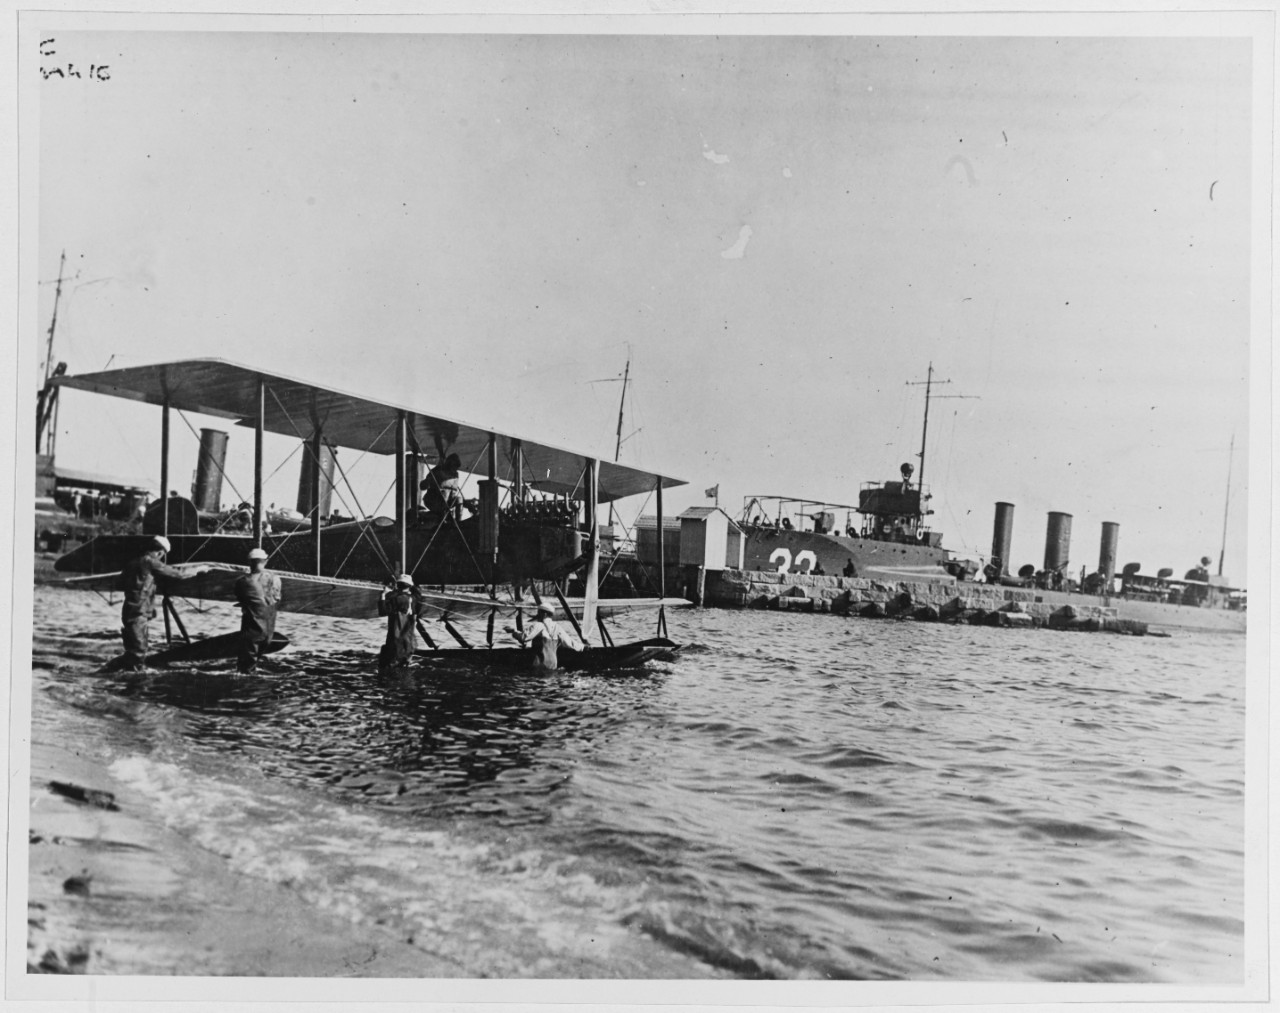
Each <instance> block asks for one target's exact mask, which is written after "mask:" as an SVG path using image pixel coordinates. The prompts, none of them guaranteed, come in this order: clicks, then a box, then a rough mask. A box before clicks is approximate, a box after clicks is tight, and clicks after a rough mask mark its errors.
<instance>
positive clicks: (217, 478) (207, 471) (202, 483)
mask: <svg viewBox="0 0 1280 1013" xmlns="http://www.w3.org/2000/svg"><path fill="white" fill-rule="evenodd" d="M226 464H227V434H226V433H224V432H222V431H221V430H220V429H201V430H200V456H199V457H198V458H196V480H195V483H194V484H193V485H192V487H191V500H192V502H193V503H195V505H196V509H197V510H202V511H204V512H205V513H211V514H215V513H217V512H218V511H219V510H221V509H222V473H223V469H224V468H225V467H226Z"/></svg>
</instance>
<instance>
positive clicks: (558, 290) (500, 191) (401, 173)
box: [29, 30, 1268, 581]
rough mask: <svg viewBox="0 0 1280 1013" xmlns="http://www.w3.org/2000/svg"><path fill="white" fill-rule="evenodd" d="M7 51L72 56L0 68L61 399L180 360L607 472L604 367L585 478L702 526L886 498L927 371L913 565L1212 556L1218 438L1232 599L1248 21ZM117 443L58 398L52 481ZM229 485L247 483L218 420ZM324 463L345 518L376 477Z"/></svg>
mask: <svg viewBox="0 0 1280 1013" xmlns="http://www.w3.org/2000/svg"><path fill="white" fill-rule="evenodd" d="M41 39H42V41H43V40H46V39H53V40H54V41H53V42H52V43H46V51H48V52H51V55H42V56H40V58H39V62H40V64H41V66H42V67H44V69H45V70H49V69H50V68H52V67H56V66H62V67H65V66H66V64H67V63H68V62H71V63H74V64H75V65H76V67H77V68H79V69H84V68H87V67H89V66H90V65H93V66H101V65H104V64H105V65H107V66H108V68H109V69H108V71H107V76H108V79H107V80H98V79H92V78H88V77H81V78H78V79H77V78H66V77H59V76H57V75H56V74H55V75H53V76H50V77H48V78H47V79H41V80H39V81H38V83H37V84H36V85H35V86H36V87H38V89H39V116H40V120H39V126H38V135H37V136H33V138H32V140H33V141H36V140H38V144H39V158H40V169H39V177H38V178H39V204H38V212H39V238H40V249H39V263H38V274H39V280H40V282H41V284H40V288H39V330H38V331H37V333H34V334H31V335H30V336H29V340H30V341H31V342H32V343H33V345H35V346H38V347H39V349H40V351H39V354H38V356H37V357H36V358H37V359H38V361H39V362H40V363H41V364H42V363H43V357H44V356H43V341H44V337H45V334H44V331H45V330H46V329H47V327H48V323H49V316H50V312H51V309H52V302H53V285H52V284H49V282H50V281H51V280H52V279H54V278H55V277H56V275H57V269H58V257H59V254H60V252H61V251H63V250H66V252H67V256H68V262H69V266H68V270H69V272H70V273H71V274H73V275H76V280H75V281H73V282H70V283H69V284H68V285H67V286H66V287H65V288H64V293H63V300H62V305H61V307H60V311H59V324H58V331H57V345H56V348H55V359H61V360H65V361H67V362H68V364H69V368H70V371H71V372H85V371H92V370H97V369H101V368H103V367H104V366H106V365H107V363H108V361H110V362H111V363H112V365H130V364H136V363H143V362H155V361H164V360H170V359H178V358H187V357H198V356H219V357H223V358H227V359H231V360H233V361H238V362H241V363H245V364H248V365H252V366H257V367H261V368H263V369H267V370H271V371H277V372H282V373H286V374H290V375H293V376H296V377H299V378H301V379H305V380H309V381H313V382H316V383H319V384H323V385H330V386H334V387H338V388H341V389H346V390H350V391H353V392H359V393H362V394H366V395H369V396H373V397H378V398H385V399H387V400H390V401H393V402H398V403H403V404H406V405H409V406H411V407H415V408H419V409H421V410H423V411H426V412H434V413H437V414H441V415H446V416H450V417H454V418H458V419H461V420H464V421H467V422H473V423H477V424H481V425H486V426H490V427H493V428H497V429H500V430H504V431H508V432H513V433H515V434H517V435H523V436H526V437H528V438H531V439H535V440H539V441H542V442H548V443H552V444H558V445H562V446H565V447H568V448H570V449H580V450H583V451H587V452H595V453H597V454H599V455H600V456H602V457H604V458H612V456H613V452H614V439H615V430H616V426H617V417H616V416H617V403H618V396H619V393H620V390H619V385H618V384H617V383H592V381H596V380H601V379H605V378H609V377H618V376H620V375H621V373H622V370H623V366H624V363H625V362H626V360H627V358H628V355H630V358H631V375H632V379H633V381H634V384H633V386H632V387H631V388H630V389H629V390H628V413H627V414H628V417H627V421H626V423H625V427H624V435H628V434H634V435H630V438H629V439H628V440H627V442H626V443H625V444H624V446H623V450H622V460H623V462H624V463H630V464H634V465H637V466H639V467H643V468H646V469H650V470H654V471H661V472H663V473H666V474H670V475H674V476H677V477H679V478H683V479H687V480H688V481H689V482H690V485H689V486H688V488H687V489H682V490H679V491H678V492H677V493H672V494H669V495H668V497H667V503H668V507H669V509H671V510H672V511H675V510H679V509H681V508H683V507H684V506H687V505H690V504H695V503H697V504H701V503H705V502H707V501H706V500H705V499H704V498H703V491H704V489H706V488H707V487H709V486H713V485H717V484H718V485H719V488H720V502H721V505H723V506H725V507H726V508H727V509H728V510H729V511H730V512H731V513H735V514H736V513H737V512H738V510H739V509H740V508H741V504H742V497H743V496H745V495H747V494H754V493H779V494H788V495H795V496H807V497H811V498H825V499H829V500H832V501H835V502H841V503H849V502H856V499H857V492H858V488H859V485H860V484H861V483H863V482H868V481H877V480H884V479H890V478H895V477H896V476H897V472H898V466H899V464H900V463H901V462H903V461H908V460H913V461H914V460H915V459H914V458H913V457H912V455H914V454H916V453H918V451H919V449H920V437H921V420H922V411H923V406H924V397H923V387H921V386H909V383H911V382H921V381H923V380H924V379H925V375H926V370H927V368H928V366H929V364H930V363H931V362H932V363H933V366H934V369H935V371H936V372H935V376H936V377H937V378H938V379H940V380H950V381H951V382H950V383H949V384H947V385H945V386H942V387H940V388H938V391H937V392H938V393H939V394H949V395H951V394H955V395H966V396H968V397H969V398H971V399H970V400H951V399H948V400H941V399H939V400H936V401H935V402H933V406H932V410H931V415H930V429H929V452H928V458H927V463H926V469H925V470H926V474H925V481H926V483H927V484H928V485H930V486H931V487H932V489H933V492H934V494H935V497H934V507H935V510H936V511H937V513H936V515H935V516H934V518H933V525H934V527H935V529H937V530H941V531H942V532H944V544H947V545H948V546H950V547H952V548H954V549H961V550H962V549H972V550H978V551H983V552H985V551H988V550H989V548H990V542H991V528H992V518H993V511H994V507H993V505H994V503H995V502H996V501H997V500H1006V501H1009V502H1012V503H1014V504H1015V505H1016V514H1015V530H1014V539H1013V556H1014V560H1013V561H1012V562H1013V563H1014V564H1015V565H1021V564H1022V563H1025V562H1032V563H1035V564H1037V565H1039V564H1040V562H1041V561H1042V558H1043V552H1044V537H1045V515H1046V512H1047V511H1050V510H1061V511H1066V512H1068V513H1071V514H1073V516H1074V524H1073V550H1074V551H1073V552H1072V553H1071V557H1072V565H1073V568H1078V567H1079V566H1081V565H1087V566H1089V567H1090V568H1093V567H1094V566H1096V564H1097V559H1098V544H1099V534H1100V526H1101V523H1102V522H1103V521H1115V522H1118V523H1119V525H1120V556H1121V562H1122V563H1123V562H1129V561H1135V562H1141V563H1142V564H1143V566H1144V569H1146V570H1148V571H1154V570H1155V569H1156V568H1157V567H1159V566H1172V567H1174V568H1175V570H1177V571H1178V573H1179V575H1181V572H1182V571H1183V570H1185V569H1186V568H1188V567H1190V566H1192V565H1193V564H1194V562H1195V560H1196V559H1198V558H1199V557H1200V556H1201V555H1209V556H1211V557H1212V558H1213V560H1214V563H1215V566H1216V563H1217V558H1218V552H1219V549H1220V547H1221V542H1222V534H1223V515H1224V496H1225V494H1226V489H1227V469H1228V452H1227V449H1228V445H1229V443H1230V441H1231V439H1232V436H1233V434H1234V436H1235V458H1234V462H1235V463H1234V473H1233V482H1232V518H1231V525H1230V535H1229V541H1228V546H1227V560H1226V570H1227V574H1228V576H1235V577H1236V579H1237V580H1239V581H1243V571H1244V560H1245V505H1246V489H1247V450H1248V427H1249V414H1248V412H1249V404H1248V395H1249V389H1248V376H1249V368H1250V359H1249V343H1250V326H1251V321H1250V299H1251V291H1250V263H1251V262H1250V230H1251V221H1252V218H1253V216H1254V215H1256V214H1258V213H1260V212H1259V208H1258V207H1257V206H1256V204H1255V203H1254V202H1255V199H1256V198H1255V195H1252V194H1251V192H1250V187H1251V172H1252V155H1251V147H1250V145H1251V140H1257V139H1251V117H1252V109H1251V87H1252V86H1251V74H1252V57H1251V47H1250V41H1249V39H1247V38H1153V37H1146V38H1104V37H1097V38H1068V37H1061V38H1057V37H1043V38H995V37H963V36H956V37H924V38H912V37H890V36H883V37H869V36H863V37H856V36H841V37H825V36H797V37H783V36H774V37H768V36H756V37H733V36H725V35H722V36H716V37H713V36H709V35H708V36H693V37H674V36H661V35H652V36H602V35H580V36H569V35H541V36H533V35H430V34H418V35H404V34H305V33H299V34H280V33H265V34H254V33H246V32H216V31H204V32H190V33H186V32H138V31H129V32H108V31H100V32H77V31H62V30H56V31H55V30H50V31H48V32H46V33H42V35H41ZM1260 140H1261V143H1263V144H1265V143H1266V142H1267V140H1268V139H1267V138H1261V139H1260ZM1263 210H1265V209H1263ZM1255 324H1256V322H1255ZM159 421H160V413H159V411H158V410H157V409H155V408H146V407H138V406H133V405H129V404H126V403H124V402H119V401H116V400H114V399H106V398H100V397H95V396H92V395H88V394H83V393H78V392H69V393H68V394H67V395H66V396H65V399H64V403H63V407H62V413H61V417H60V427H59V429H60V435H59V443H58V452H59V462H60V463H62V464H64V465H65V466H68V467H82V468H92V469H93V470H97V471H107V472H112V473H116V474H120V475H122V476H124V477H129V476H138V477H142V478H150V479H151V480H152V481H153V482H155V481H156V480H157V479H158V474H159V467H158V448H159ZM192 424H193V425H195V426H196V427H197V428H198V427H199V425H200V424H201V420H199V419H192ZM636 430H638V432H636ZM174 434H175V448H174V465H173V469H174V470H173V474H174V475H175V476H177V477H176V478H175V481H174V484H175V486H176V487H178V488H180V489H183V490H184V491H185V489H186V487H187V484H188V481H189V479H188V476H189V473H190V470H191V469H192V468H193V467H194V460H195V442H194V439H193V438H191V436H190V434H189V433H188V432H187V430H186V427H185V426H184V425H183V424H182V423H181V422H180V421H177V420H175V429H174ZM292 449H293V443H292V442H291V441H288V440H284V439H283V438H280V439H276V440H269V441H268V454H269V457H270V460H269V465H268V470H270V469H271V468H274V467H275V466H276V465H277V464H278V463H279V462H280V461H281V460H282V459H283V458H284V456H285V454H287V453H288V452H289V451H290V450H292ZM353 458H354V455H346V456H345V457H344V460H345V461H347V462H348V463H350V462H351V461H352V460H353ZM297 460H298V458H297V457H296V456H295V457H294V458H293V460H292V461H291V462H290V463H288V464H286V465H284V467H282V468H281V470H280V471H279V472H278V473H277V475H276V477H275V478H274V479H273V480H272V481H271V483H269V485H268V490H267V498H268V499H269V500H274V501H276V502H278V503H291V502H292V500H293V498H294V496H295V493H296V484H297ZM228 463H229V470H230V474H231V477H232V479H233V480H235V481H236V482H237V484H238V485H240V487H241V489H247V488H248V487H249V485H251V480H250V478H249V476H250V475H251V468H252V435H251V431H250V430H238V431H233V433H232V438H231V448H230V459H229V462H228ZM915 463H916V464H917V466H918V461H916V462H915ZM358 474H359V475H360V476H362V478H361V481H362V482H363V483H364V488H365V489H366V491H365V492H362V493H361V497H362V500H364V502H362V506H364V507H365V509H372V508H373V505H374V503H375V502H376V501H377V497H378V496H379V495H381V493H382V490H383V489H384V488H385V486H386V483H387V482H389V481H390V477H391V473H390V463H389V460H380V461H376V462H370V461H368V460H366V461H364V462H361V466H360V469H359V470H358ZM375 487H376V491H375ZM224 498H227V499H230V498H232V494H231V493H230V492H228V493H225V494H224ZM639 507H640V502H639V501H633V502H632V508H633V509H638V508H639ZM652 508H653V507H652V504H649V506H648V507H647V510H648V511H651V510H652ZM380 512H383V513H389V512H390V510H389V509H388V508H387V507H386V506H385V505H384V507H383V508H382V510H381V511H380Z"/></svg>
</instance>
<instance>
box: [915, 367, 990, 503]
mask: <svg viewBox="0 0 1280 1013" xmlns="http://www.w3.org/2000/svg"><path fill="white" fill-rule="evenodd" d="M950 382H951V381H950V380H939V381H938V383H939V384H943V383H950ZM907 386H908V387H919V386H921V384H920V381H919V380H908V381H907ZM923 386H924V428H923V430H922V431H921V433H920V453H919V455H918V456H919V458H920V474H919V476H918V477H917V479H916V489H917V490H918V491H919V493H920V517H922V518H923V517H924V516H925V515H926V514H927V513H929V510H928V508H927V507H926V506H925V495H924V452H925V448H926V447H927V446H928V442H929V400H930V398H932V397H933V396H934V394H933V363H932V362H930V363H929V372H928V374H927V375H926V377H925V381H924V385H923ZM937 397H942V398H960V399H964V400H978V395H977V394H939V395H937Z"/></svg>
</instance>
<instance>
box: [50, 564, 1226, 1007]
mask: <svg viewBox="0 0 1280 1013" xmlns="http://www.w3.org/2000/svg"><path fill="white" fill-rule="evenodd" d="M652 621H653V620H652V617H644V618H634V617H633V618H628V619H627V620H626V621H625V622H620V623H618V624H617V628H616V629H615V636H616V638H617V639H618V640H619V641H621V640H622V639H623V638H624V637H627V638H629V637H632V636H647V635H650V634H651V624H652ZM669 622H670V627H671V631H672V634H673V636H674V637H675V638H676V639H678V640H680V641H682V642H683V643H686V644H688V645H689V646H688V648H687V650H686V651H685V653H684V654H683V655H682V656H681V657H680V659H679V660H677V661H675V662H673V663H670V664H666V665H662V666H659V667H655V668H651V669H649V670H646V671H644V672H641V673H630V674H627V675H623V676H612V677H603V676H586V675H575V674H566V673H557V674H551V675H533V674H520V675H510V674H502V673H499V672H495V671H485V670H483V669H480V670H476V669H471V668H448V667H435V668H430V667H427V668H422V669H419V670H417V671H416V672H415V673H414V674H412V675H411V676H408V677H396V676H380V675H379V674H378V673H377V671H376V665H375V664H374V652H375V651H376V649H377V646H378V644H379V643H380V642H381V639H382V632H381V629H380V628H379V626H378V625H377V624H376V623H355V622H343V621H338V620H326V619H311V618H308V617H297V616H284V617H282V621H281V624H280V626H281V629H282V631H283V632H285V633H287V634H288V635H289V636H290V637H291V638H292V639H293V641H294V646H293V647H291V648H290V649H289V650H287V651H285V652H283V653H281V654H279V655H276V656H274V657H273V658H271V659H270V660H269V661H268V662H267V663H266V666H265V668H264V670H263V671H262V672H260V673H259V674H256V675H254V676H250V677H241V678H237V677H235V676H234V675H233V674H232V673H231V671H230V670H229V668H228V667H227V665H226V663H223V664H221V665H206V666H204V667H202V668H187V669H185V670H171V671H165V672H154V673H148V674H143V675H101V674H97V672H96V670H97V669H98V668H99V667H100V665H101V664H102V663H103V662H104V661H105V660H107V659H108V658H109V657H111V656H112V655H114V654H116V653H117V652H118V639H116V636H115V631H116V629H117V623H118V607H115V606H112V605H110V604H108V603H107V602H105V601H104V600H102V599H100V598H98V597H96V596H94V595H91V594H83V593H76V592H68V591H64V590H60V589H53V588H38V589H37V591H36V600H35V646H34V659H33V660H34V668H35V673H34V676H35V684H34V697H35V702H34V711H35V720H36V722H37V725H38V728H37V734H40V733H41V731H42V730H43V733H44V734H57V729H58V727H59V720H60V718H59V714H60V713H61V712H63V711H67V712H69V711H71V710H74V711H75V713H76V714H77V715H78V716H79V718H78V719H81V720H82V719H83V715H85V714H91V715H97V716H98V717H97V719H96V720H100V722H101V726H102V735H103V736H106V737H107V740H108V741H109V742H110V743H111V755H112V757H113V759H112V761H111V764H110V768H109V773H110V776H111V777H112V778H113V779H114V780H115V782H116V783H117V784H122V785H125V786H127V789H128V791H129V792H130V794H131V797H133V798H136V799H140V800H143V801H144V802H145V804H147V805H149V806H151V807H153V809H154V811H155V812H156V813H158V814H162V818H163V819H164V820H165V822H166V823H167V824H168V826H169V827H170V828H171V829H173V830H175V831H176V832H177V833H178V834H180V835H182V836H183V837H184V838H186V839H187V840H189V841H190V842H191V844H192V846H193V847H199V848H202V849H207V850H208V851H210V852H212V853H214V854H217V855H221V856H223V860H224V861H226V862H227V863H228V865H229V867H230V868H231V869H232V870H233V871H235V872H237V873H239V874H244V875H248V876H255V877H260V878H262V879H264V880H268V881H271V882H275V883H282V884H289V885H290V886H291V888H292V889H293V890H294V891H295V892H296V893H297V894H298V895H300V896H302V897H303V898H305V899H306V900H307V901H308V902H309V903H313V904H315V905H316V906H317V907H321V908H324V909H326V910H328V911H331V912H336V913H338V914H339V915H341V916H343V917H346V918H350V919H351V920H353V921H360V922H380V923H381V924H383V925H385V926H387V927H388V929H389V930H392V931H395V932H397V933H399V934H400V935H401V936H402V937H404V938H413V939H415V940H416V945H421V946H422V947H423V948H425V949H428V950H430V951H432V952H435V953H439V954H442V955H445V956H448V957H451V958H453V959H455V960H457V961H459V962H461V964H462V965H463V966H465V967H467V968H469V969H471V970H472V971H473V972H474V973H475V974H477V975H488V976H499V977H532V976H557V977H604V976H623V977H655V978H657V977H662V978H667V977H681V976H692V975H694V974H705V975H710V976H727V977H775V978H834V979H910V980H925V981H928V980H947V979H950V980H968V981H978V980H987V981H1022V982H1028V981H1053V982H1056V981H1100V982H1196V983H1210V982H1239V981H1240V980H1241V978H1242V975H1243V965H1242V948H1243V941H1244V915H1243V906H1244V900H1243V879H1244V854H1243V852H1244V835H1243V822H1244V638H1243V637H1238V636H1211V635H1204V634H1182V635H1178V636H1175V637H1174V638H1172V639H1154V638H1129V637H1117V636H1108V635H1102V634H1094V635H1090V634H1070V633H1055V632H1049V631H1043V630H1040V631H1018V630H1000V629H987V628H976V627H953V626H938V625H924V624H917V623H895V622H892V621H874V620H862V619H841V618H836V617H828V616H790V615H786V614H778V613H758V612H726V611H705V612H702V611H682V612H675V613H671V614H670V615H669ZM188 625H189V626H190V627H191V628H192V629H193V632H221V631H225V630H228V629H234V628H235V627H236V625H237V619H236V615H235V613H234V611H233V610H232V609H231V608H229V607H227V606H223V605H215V606H210V608H209V610H208V611H207V612H206V613H203V614H199V615H190V616H188ZM160 629H161V624H160V623H159V622H158V621H157V622H156V623H155V626H154V630H155V632H156V633H159V631H160Z"/></svg>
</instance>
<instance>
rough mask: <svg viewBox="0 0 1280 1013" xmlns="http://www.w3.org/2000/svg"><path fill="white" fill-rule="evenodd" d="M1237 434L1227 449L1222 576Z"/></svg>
mask: <svg viewBox="0 0 1280 1013" xmlns="http://www.w3.org/2000/svg"><path fill="white" fill-rule="evenodd" d="M1235 450H1236V434H1235V433H1232V434H1231V447H1230V449H1228V450H1227V496H1226V503H1225V504H1224V505H1223V507H1222V551H1221V552H1219V553H1218V576H1219V577H1221V576H1222V561H1223V560H1224V559H1225V558H1226V555H1227V519H1228V518H1229V517H1230V516H1231V464H1232V459H1233V458H1234V457H1235Z"/></svg>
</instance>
